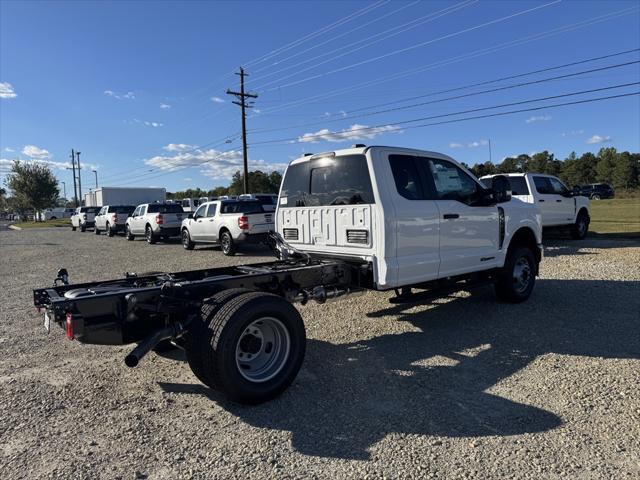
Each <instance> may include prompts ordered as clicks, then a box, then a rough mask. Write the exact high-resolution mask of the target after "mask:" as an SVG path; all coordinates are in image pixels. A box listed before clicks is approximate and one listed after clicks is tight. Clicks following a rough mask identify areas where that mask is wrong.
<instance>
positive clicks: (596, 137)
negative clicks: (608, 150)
mask: <svg viewBox="0 0 640 480" xmlns="http://www.w3.org/2000/svg"><path fill="white" fill-rule="evenodd" d="M610 141H611V137H610V136H609V135H604V136H603V135H594V136H592V137H591V138H588V139H587V143H588V144H594V143H607V142H610Z"/></svg>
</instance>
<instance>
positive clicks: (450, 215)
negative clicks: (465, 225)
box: [442, 213, 460, 220]
mask: <svg viewBox="0 0 640 480" xmlns="http://www.w3.org/2000/svg"><path fill="white" fill-rule="evenodd" d="M442 218H444V219H445V220H453V219H454V218H460V215H458V214H457V213H445V214H444V215H443V216H442Z"/></svg>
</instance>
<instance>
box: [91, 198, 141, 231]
mask: <svg viewBox="0 0 640 480" xmlns="http://www.w3.org/2000/svg"><path fill="white" fill-rule="evenodd" d="M135 209H136V207H135V206H133V205H105V206H104V207H102V208H101V209H100V211H99V212H98V214H97V215H96V218H95V228H94V231H95V233H96V235H100V232H107V236H109V237H113V236H114V235H115V234H116V233H117V232H120V231H124V226H125V223H126V222H127V218H129V215H131V214H132V213H133V211H134V210H135Z"/></svg>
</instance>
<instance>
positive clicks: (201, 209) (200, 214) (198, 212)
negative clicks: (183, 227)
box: [193, 205, 207, 217]
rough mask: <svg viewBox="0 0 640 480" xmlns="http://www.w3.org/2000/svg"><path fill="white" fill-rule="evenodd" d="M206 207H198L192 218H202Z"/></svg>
mask: <svg viewBox="0 0 640 480" xmlns="http://www.w3.org/2000/svg"><path fill="white" fill-rule="evenodd" d="M206 208H207V206H206V205H202V206H200V207H198V209H197V210H196V213H194V214H193V216H194V217H204V211H205V210H206Z"/></svg>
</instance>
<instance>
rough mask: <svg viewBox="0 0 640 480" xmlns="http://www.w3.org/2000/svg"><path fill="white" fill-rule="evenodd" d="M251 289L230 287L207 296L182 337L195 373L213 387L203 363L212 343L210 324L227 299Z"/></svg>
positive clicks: (190, 365)
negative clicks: (198, 316)
mask: <svg viewBox="0 0 640 480" xmlns="http://www.w3.org/2000/svg"><path fill="white" fill-rule="evenodd" d="M248 292H250V290H247V289H246V288H230V289H228V290H222V291H221V292H218V293H216V294H215V295H214V296H213V297H210V298H207V299H206V300H205V301H204V302H203V303H202V307H201V308H200V318H197V319H195V320H193V322H192V323H191V324H189V330H188V332H187V333H186V334H185V335H184V336H183V337H182V338H184V343H185V345H184V349H185V353H186V356H187V362H188V363H189V367H191V371H192V372H193V374H194V375H195V376H196V377H197V378H198V380H200V381H201V382H202V383H204V384H205V385H207V386H208V387H211V388H213V384H210V382H209V379H208V378H207V376H206V374H205V371H204V365H203V361H202V358H203V353H202V351H203V348H204V349H206V348H208V347H209V345H210V343H211V337H212V333H211V330H209V328H208V327H209V324H210V323H211V322H212V321H213V317H214V316H215V315H216V313H218V310H220V307H222V306H223V305H224V304H225V303H226V302H227V301H229V300H231V299H232V298H235V297H237V296H238V295H242V294H243V293H248Z"/></svg>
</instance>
